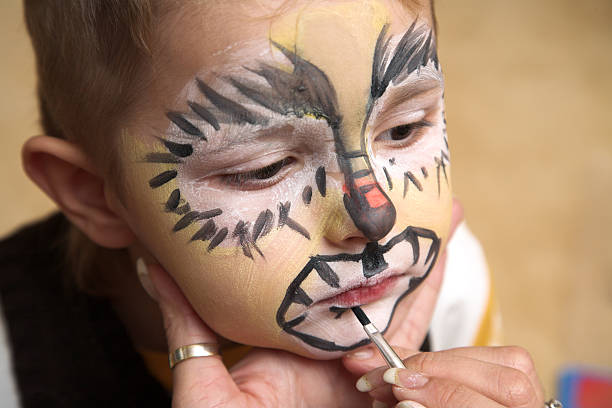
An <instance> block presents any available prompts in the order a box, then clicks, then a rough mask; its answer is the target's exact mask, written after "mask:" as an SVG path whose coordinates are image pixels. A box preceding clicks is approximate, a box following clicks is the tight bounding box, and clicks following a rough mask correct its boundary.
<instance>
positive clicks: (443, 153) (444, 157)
mask: <svg viewBox="0 0 612 408" xmlns="http://www.w3.org/2000/svg"><path fill="white" fill-rule="evenodd" d="M440 156H441V157H442V158H443V159H445V160H446V161H447V162H450V157H448V154H446V152H445V151H444V150H440Z"/></svg>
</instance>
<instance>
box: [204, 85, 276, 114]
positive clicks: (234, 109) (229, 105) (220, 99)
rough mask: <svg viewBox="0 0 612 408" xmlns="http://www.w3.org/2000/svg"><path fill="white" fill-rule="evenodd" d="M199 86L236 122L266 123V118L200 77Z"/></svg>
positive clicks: (212, 101)
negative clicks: (220, 92) (233, 99)
mask: <svg viewBox="0 0 612 408" xmlns="http://www.w3.org/2000/svg"><path fill="white" fill-rule="evenodd" d="M196 82H197V84H198V88H199V89H200V91H201V92H202V93H203V94H204V96H206V98H208V100H209V101H210V102H211V103H212V104H213V105H215V106H216V107H217V109H219V110H220V111H221V112H223V113H226V114H227V115H229V117H230V118H231V120H232V122H234V123H238V124H241V123H250V124H252V125H253V124H256V123H260V124H261V123H265V122H266V120H265V119H264V118H262V117H260V116H259V115H257V114H255V113H253V112H251V111H249V110H248V109H246V108H245V107H244V106H242V105H240V104H239V103H236V102H234V101H232V100H231V99H228V98H226V97H224V96H223V95H221V94H219V93H217V92H216V91H215V90H214V89H212V88H211V87H209V86H208V85H206V84H205V83H204V82H202V81H201V80H200V79H199V78H197V79H196Z"/></svg>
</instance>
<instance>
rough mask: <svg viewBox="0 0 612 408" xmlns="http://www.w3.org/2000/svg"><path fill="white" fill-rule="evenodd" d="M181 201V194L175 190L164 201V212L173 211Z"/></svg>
mask: <svg viewBox="0 0 612 408" xmlns="http://www.w3.org/2000/svg"><path fill="white" fill-rule="evenodd" d="M180 201H181V192H180V191H179V189H178V188H177V189H175V190H173V191H172V193H170V197H168V201H166V211H174V210H176V208H177V207H178V205H179V202H180Z"/></svg>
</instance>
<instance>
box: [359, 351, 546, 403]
mask: <svg viewBox="0 0 612 408" xmlns="http://www.w3.org/2000/svg"><path fill="white" fill-rule="evenodd" d="M397 349H398V351H400V355H401V354H405V353H407V352H408V351H405V350H401V349H399V348H397ZM514 349H515V348H511V347H505V348H490V347H470V348H461V349H452V350H445V351H440V352H435V353H417V354H414V355H413V356H412V357H409V358H407V359H405V360H404V364H405V365H406V368H407V370H399V371H397V372H399V373H403V375H408V374H409V373H413V374H414V373H417V374H418V373H422V374H423V375H424V376H426V377H428V378H441V379H446V380H449V381H454V382H457V383H460V384H463V385H464V386H466V387H468V388H470V389H473V390H475V391H477V392H479V393H481V394H482V395H485V396H487V397H488V398H490V399H492V400H495V401H496V402H498V403H500V404H503V405H504V406H509V407H514V406H532V405H538V404H539V405H541V404H540V403H541V402H542V401H543V399H542V392H541V388H540V386H539V383H538V384H536V385H533V384H532V382H531V380H530V378H529V376H528V375H527V373H526V372H524V371H523V370H525V367H521V366H518V364H517V363H516V361H517V360H516V357H512V355H513V354H514ZM487 360H488V361H487ZM519 364H524V363H519ZM512 365H514V366H515V367H513V366H512ZM385 372H386V368H385V367H380V368H377V369H375V370H372V371H370V372H369V373H367V374H366V375H364V376H362V377H361V378H360V379H359V380H358V381H357V383H356V387H357V389H358V390H359V391H362V392H370V395H371V396H372V397H374V398H377V399H381V396H382V395H385V391H377V389H384V388H385V382H388V381H385V379H384V377H383V375H384V373H385ZM406 373H408V374H406ZM465 373H470V375H469V376H466V375H465ZM415 378H416V374H415Z"/></svg>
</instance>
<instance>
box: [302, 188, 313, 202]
mask: <svg viewBox="0 0 612 408" xmlns="http://www.w3.org/2000/svg"><path fill="white" fill-rule="evenodd" d="M311 200H312V187H310V186H306V187H304V190H302V201H303V202H304V204H306V205H308V204H310V201H311Z"/></svg>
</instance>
